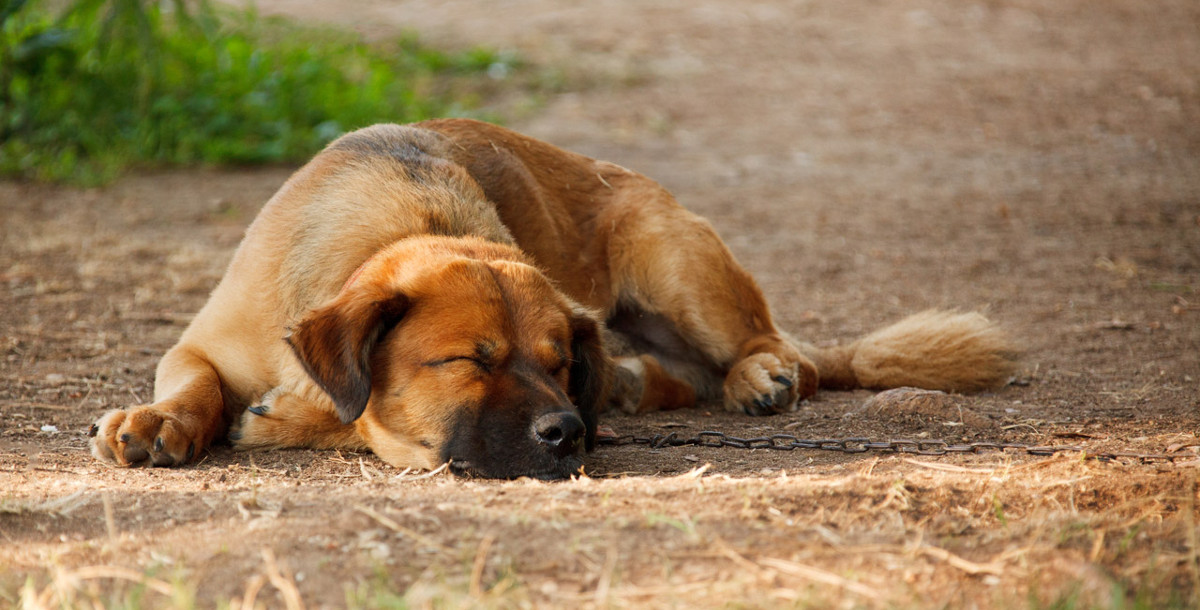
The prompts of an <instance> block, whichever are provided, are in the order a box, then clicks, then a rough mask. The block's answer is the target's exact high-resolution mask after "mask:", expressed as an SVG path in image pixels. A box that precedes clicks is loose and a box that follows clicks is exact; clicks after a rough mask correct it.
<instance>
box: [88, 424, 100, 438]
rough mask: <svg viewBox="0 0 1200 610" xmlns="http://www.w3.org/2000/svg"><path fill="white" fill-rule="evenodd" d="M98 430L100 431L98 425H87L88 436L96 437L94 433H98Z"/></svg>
mask: <svg viewBox="0 0 1200 610" xmlns="http://www.w3.org/2000/svg"><path fill="white" fill-rule="evenodd" d="M98 432H100V426H97V425H96V424H92V425H91V426H88V433H87V434H88V437H90V438H96V433H98Z"/></svg>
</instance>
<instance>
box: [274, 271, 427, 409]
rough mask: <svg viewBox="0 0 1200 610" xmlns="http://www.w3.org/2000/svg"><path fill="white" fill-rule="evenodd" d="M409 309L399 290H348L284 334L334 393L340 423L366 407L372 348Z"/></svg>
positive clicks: (315, 377) (320, 382) (323, 385)
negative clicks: (390, 291) (287, 334)
mask: <svg viewBox="0 0 1200 610" xmlns="http://www.w3.org/2000/svg"><path fill="white" fill-rule="evenodd" d="M407 309H408V298H407V297H405V296H404V295H403V294H400V293H398V292H392V293H386V292H383V291H381V290H378V289H372V288H362V289H358V290H348V291H344V292H343V293H342V294H340V295H338V296H337V298H335V299H334V300H333V301H331V302H329V303H327V304H325V305H323V306H321V307H320V308H318V309H315V310H313V311H312V312H311V313H309V314H308V316H306V317H305V318H304V319H303V320H301V321H300V323H299V324H297V325H296V326H295V328H293V329H292V334H291V335H290V336H289V337H287V342H288V345H290V346H292V351H293V352H295V353H296V357H297V358H299V359H300V363H301V364H303V365H304V370H305V371H307V372H308V375H309V376H310V377H312V378H313V380H314V381H316V382H317V385H319V386H321V389H322V390H325V393H327V394H329V396H330V397H331V398H333V403H334V405H335V406H336V407H337V413H338V418H339V419H341V420H342V423H344V424H348V423H350V422H352V421H354V420H356V419H358V418H359V416H361V415H362V412H363V410H364V409H366V408H367V400H368V399H369V398H370V397H371V352H372V351H374V349H375V345H376V344H377V343H379V340H380V339H381V338H382V337H383V336H384V335H385V334H387V331H388V330H391V328H392V327H393V326H395V325H396V324H397V323H398V322H399V321H400V318H402V317H403V316H404V312H405V311H406V310H407Z"/></svg>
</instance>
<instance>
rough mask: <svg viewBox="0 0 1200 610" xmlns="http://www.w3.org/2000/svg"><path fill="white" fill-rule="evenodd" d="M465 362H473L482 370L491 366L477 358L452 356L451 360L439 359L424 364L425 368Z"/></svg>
mask: <svg viewBox="0 0 1200 610" xmlns="http://www.w3.org/2000/svg"><path fill="white" fill-rule="evenodd" d="M464 360H465V361H467V362H473V363H475V365H476V366H478V367H480V368H482V369H488V368H490V366H491V365H489V364H488V363H487V362H484V361H483V360H480V359H479V358H475V357H474V356H450V357H449V358H439V359H437V360H430V361H429V362H426V363H424V366H428V367H438V366H443V365H446V364H450V363H451V362H460V361H464Z"/></svg>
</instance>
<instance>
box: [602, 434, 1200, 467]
mask: <svg viewBox="0 0 1200 610" xmlns="http://www.w3.org/2000/svg"><path fill="white" fill-rule="evenodd" d="M597 442H598V443H600V444H602V445H613V446H617V445H646V446H648V447H649V448H650V449H662V448H664V447H685V446H687V447H733V448H735V449H771V450H774V451H795V450H796V449H816V450H819V451H837V452H840V453H867V452H869V451H880V452H885V453H904V454H912V455H947V454H951V453H975V454H980V453H987V452H999V453H1008V452H1015V453H1025V454H1026V455H1034V456H1050V455H1055V454H1057V453H1064V452H1068V451H1077V452H1081V453H1082V454H1083V458H1084V459H1089V460H1100V461H1105V462H1107V461H1112V460H1117V459H1134V460H1138V461H1139V462H1141V463H1143V464H1146V463H1153V462H1171V463H1174V462H1175V461H1176V460H1182V459H1184V458H1192V459H1196V458H1197V457H1198V456H1197V454H1196V453H1193V452H1188V451H1176V452H1174V453H1135V452H1129V451H1089V450H1088V449H1087V448H1086V447H1080V446H1078V445H1024V444H1021V443H998V442H990V441H979V442H974V443H964V444H953V443H949V442H947V441H944V440H940V439H931V440H915V441H914V440H904V439H896V440H888V441H873V440H871V439H869V438H859V437H852V438H822V439H803V438H799V437H796V436H792V435H791V434H772V435H770V436H756V437H753V438H739V437H736V436H730V435H728V434H725V433H723V432H714V431H711V430H706V431H704V432H700V433H698V434H697V435H696V436H693V437H682V436H679V433H677V432H671V433H668V434H656V435H654V436H632V435H630V436H621V437H602V438H599V439H597Z"/></svg>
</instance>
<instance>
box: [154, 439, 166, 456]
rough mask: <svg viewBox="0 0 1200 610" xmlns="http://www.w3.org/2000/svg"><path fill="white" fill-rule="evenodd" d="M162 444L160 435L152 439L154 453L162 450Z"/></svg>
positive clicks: (163, 444)
mask: <svg viewBox="0 0 1200 610" xmlns="http://www.w3.org/2000/svg"><path fill="white" fill-rule="evenodd" d="M164 446H165V443H163V439H162V437H161V436H160V437H158V438H156V439H154V452H155V453H160V452H162V450H163V447H164Z"/></svg>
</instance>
